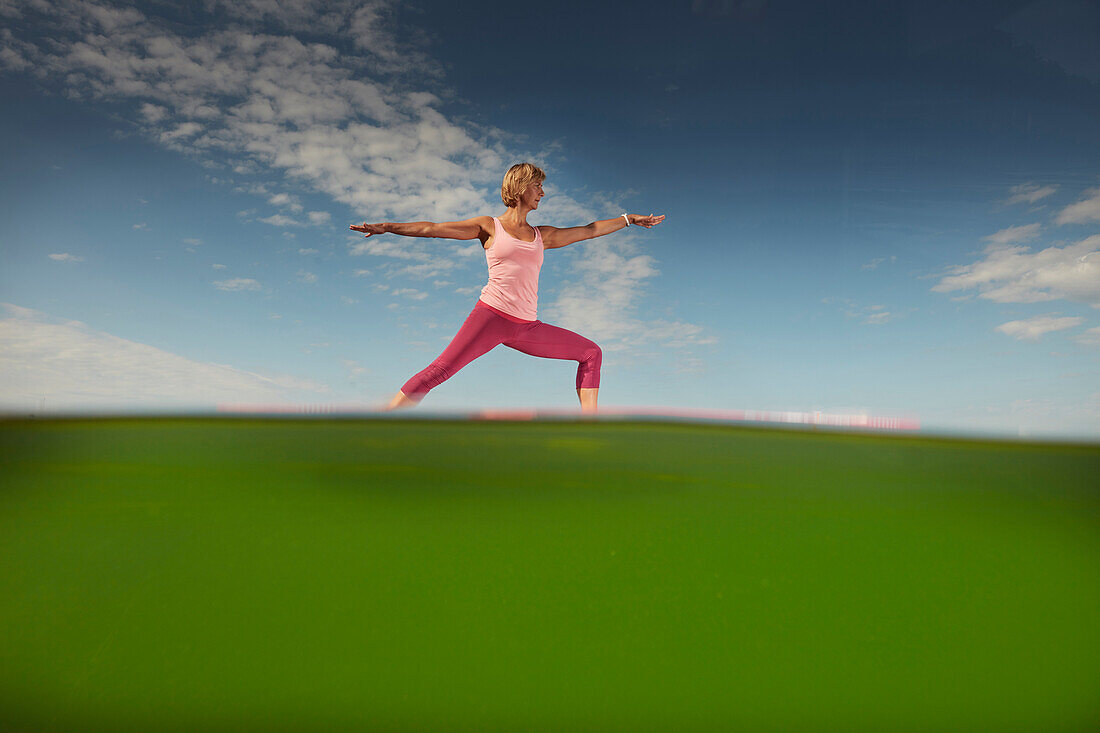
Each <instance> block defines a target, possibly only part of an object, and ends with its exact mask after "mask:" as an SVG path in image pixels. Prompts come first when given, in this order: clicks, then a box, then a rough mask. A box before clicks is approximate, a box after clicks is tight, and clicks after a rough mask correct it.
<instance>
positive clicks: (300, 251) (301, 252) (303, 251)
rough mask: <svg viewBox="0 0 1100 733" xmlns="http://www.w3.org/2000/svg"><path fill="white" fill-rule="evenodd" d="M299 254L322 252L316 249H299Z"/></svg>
mask: <svg viewBox="0 0 1100 733" xmlns="http://www.w3.org/2000/svg"><path fill="white" fill-rule="evenodd" d="M298 254H300V255H316V254H321V253H320V252H319V251H318V250H315V249H299V250H298Z"/></svg>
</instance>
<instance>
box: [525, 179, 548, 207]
mask: <svg viewBox="0 0 1100 733" xmlns="http://www.w3.org/2000/svg"><path fill="white" fill-rule="evenodd" d="M542 197H543V193H542V182H541V181H532V182H531V183H528V184H527V188H525V189H523V194H521V195H520V199H521V200H522V201H523V203H525V204H527V206H529V207H531V208H532V209H537V208H538V207H539V200H540V199H542Z"/></svg>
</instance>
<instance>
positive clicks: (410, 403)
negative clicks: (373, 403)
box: [382, 390, 418, 412]
mask: <svg viewBox="0 0 1100 733" xmlns="http://www.w3.org/2000/svg"><path fill="white" fill-rule="evenodd" d="M417 404H418V402H417V401H416V400H410V399H409V398H408V397H406V396H405V393H404V392H402V391H400V390H398V392H397V394H395V395H394V396H393V399H392V400H390V404H388V405H386V406H385V407H383V408H382V411H383V412H389V411H391V410H398V409H401V408H403V407H416V405H417Z"/></svg>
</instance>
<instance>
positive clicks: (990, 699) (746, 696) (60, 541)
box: [0, 418, 1100, 731]
mask: <svg viewBox="0 0 1100 733" xmlns="http://www.w3.org/2000/svg"><path fill="white" fill-rule="evenodd" d="M0 467H2V473H0V598H2V599H3V601H2V603H0V638H2V639H3V642H2V643H0V724H3V723H5V721H6V723H7V724H8V725H9V726H12V727H14V729H17V730H49V729H55V730H72V729H77V728H79V729H93V728H95V729H105V730H107V729H110V730H122V729H133V730H152V729H157V730H195V729H204V730H242V729H265V730H330V729H334V728H358V729H365V730H561V729H571V730H622V731H643V730H669V729H679V730H738V729H744V730H791V729H797V730H897V731H901V730H1000V731H1009V730H1018V731H1034V730H1044V731H1059V730H1067V731H1068V730H1075V731H1076V730H1081V731H1084V730H1095V729H1097V728H1098V727H1100V446H1097V445H1060V444H1052V443H1021V442H991V441H985V442H983V441H973V440H969V441H968V440H955V439H937V438H924V437H916V436H899V435H889V436H887V435H881V436H880V435H854V434H842V433H830V432H824V433H814V432H801V431H787V430H768V429H753V428H746V427H732V426H718V425H691V424H662V423H616V422H527V423H502V422H462V421H450V422H448V421H427V420H396V419H385V420H373V421H371V420H279V419H271V420H252V419H200V418H190V419H137V418H134V419H111V420H106V419H105V420H58V421H38V422H32V421H7V422H0ZM0 727H2V726H0Z"/></svg>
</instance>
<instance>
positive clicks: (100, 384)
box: [0, 303, 330, 411]
mask: <svg viewBox="0 0 1100 733" xmlns="http://www.w3.org/2000/svg"><path fill="white" fill-rule="evenodd" d="M329 391H330V390H329V388H328V387H327V386H326V385H324V384H320V383H318V382H314V381H310V380H306V379H300V378H297V377H293V376H289V375H277V374H268V375H262V374H256V373H253V372H249V371H245V370H241V369H236V368H234V367H231V366H227V365H222V364H211V363H207V362H200V361H195V360H192V359H188V358H186V357H183V356H180V355H177V354H173V353H171V352H168V351H164V350H161V349H158V348H155V347H153V346H148V345H146V344H141V343H138V342H135V341H129V340H126V339H122V338H118V337H117V336H113V335H111V334H109V333H104V332H102V331H96V330H94V329H91V328H89V327H88V326H87V325H85V324H83V323H80V322H79V321H62V320H59V319H54V318H51V317H49V316H47V315H46V314H44V313H40V312H38V311H34V310H31V309H29V308H21V307H19V306H15V305H12V304H9V303H0V409H3V410H6V411H30V410H38V409H40V408H41V406H42V401H43V400H45V406H46V409H47V411H53V410H84V409H148V408H177V409H178V408H185V407H200V408H210V407H213V406H215V405H216V404H218V403H219V402H234V403H240V402H286V401H293V400H296V399H310V398H316V395H318V394H327V393H329Z"/></svg>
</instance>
